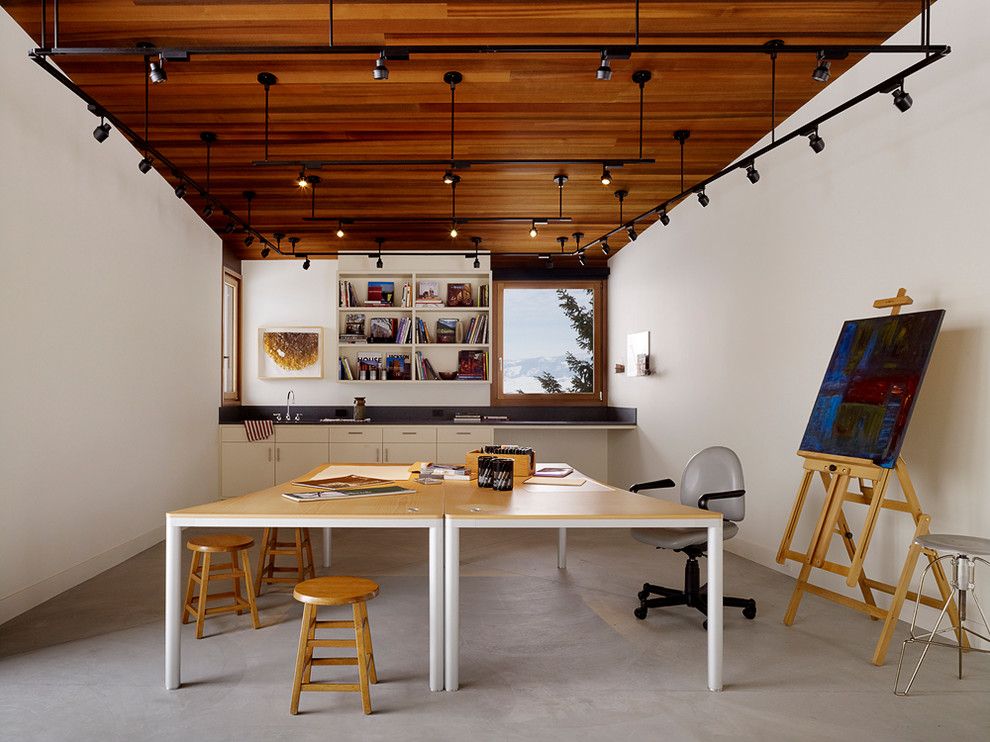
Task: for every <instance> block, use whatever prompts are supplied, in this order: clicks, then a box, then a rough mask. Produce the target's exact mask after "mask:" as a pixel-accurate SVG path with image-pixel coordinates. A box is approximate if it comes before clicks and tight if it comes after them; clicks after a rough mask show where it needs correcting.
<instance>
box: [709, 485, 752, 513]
mask: <svg viewBox="0 0 990 742" xmlns="http://www.w3.org/2000/svg"><path fill="white" fill-rule="evenodd" d="M745 494H746V490H727V491H726V492H709V493H707V494H704V495H702V496H701V497H699V498H698V507H699V508H701V509H702V510H708V503H709V502H711V501H712V500H731V499H732V498H733V497H742V496H743V495H745Z"/></svg>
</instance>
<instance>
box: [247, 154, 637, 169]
mask: <svg viewBox="0 0 990 742" xmlns="http://www.w3.org/2000/svg"><path fill="white" fill-rule="evenodd" d="M251 164H252V165H254V166H255V167H305V168H306V169H307V170H319V169H320V168H322V167H402V166H409V167H419V166H423V167H427V166H429V167H436V166H438V165H447V166H450V167H451V168H453V169H454V170H458V169H465V168H469V167H472V166H475V165H477V166H485V165H498V166H505V165H606V166H608V167H622V166H623V165H654V164H656V160H655V159H653V158H651V157H635V158H632V159H627V160H622V159H618V160H617V159H615V158H610V157H599V158H597V159H595V158H584V159H564V160H545V159H531V160H527V159H512V160H465V159H453V160H451V159H449V158H448V159H446V160H439V159H438V160H313V159H307V158H301V159H298V160H254V161H253V162H252V163H251Z"/></svg>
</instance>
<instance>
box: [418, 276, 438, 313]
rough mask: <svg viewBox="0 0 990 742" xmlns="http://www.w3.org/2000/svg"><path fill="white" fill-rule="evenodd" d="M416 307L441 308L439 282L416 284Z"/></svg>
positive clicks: (419, 282) (420, 282)
mask: <svg viewBox="0 0 990 742" xmlns="http://www.w3.org/2000/svg"><path fill="white" fill-rule="evenodd" d="M416 306H440V307H442V306H443V298H442V297H441V296H440V282H439V281H417V282H416Z"/></svg>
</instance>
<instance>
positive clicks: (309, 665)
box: [303, 605, 320, 683]
mask: <svg viewBox="0 0 990 742" xmlns="http://www.w3.org/2000/svg"><path fill="white" fill-rule="evenodd" d="M319 613H320V609H319V608H318V607H317V606H315V605H314V606H313V616H312V620H311V621H310V622H309V633H308V634H307V636H308V637H309V638H308V639H307V641H306V671H305V672H303V682H304V683H308V682H310V681H311V680H312V679H313V650H314V646H313V642H314V641H316V620H317V618H318V617H319Z"/></svg>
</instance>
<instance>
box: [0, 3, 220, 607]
mask: <svg viewBox="0 0 990 742" xmlns="http://www.w3.org/2000/svg"><path fill="white" fill-rule="evenodd" d="M32 46H34V44H33V43H32V42H31V40H30V39H29V38H28V36H27V35H25V34H24V33H23V32H22V31H21V29H20V28H19V27H18V26H17V25H16V24H15V23H14V22H13V21H12V20H11V18H10V17H9V16H8V15H7V14H6V13H5V12H2V11H0V90H3V104H2V105H0V141H2V142H3V143H4V144H3V166H2V167H0V191H2V194H3V196H2V199H0V252H2V260H0V265H2V268H0V338H2V356H0V357H2V364H0V490H2V493H0V622H2V621H4V620H6V619H8V618H10V617H12V616H14V615H16V614H18V613H20V612H22V611H24V610H26V609H28V608H30V607H31V606H33V605H36V604H38V603H40V602H42V601H44V600H47V599H48V598H50V597H52V596H53V595H55V594H57V593H59V592H61V591H62V590H65V589H67V588H69V587H71V586H73V585H75V584H77V583H79V582H81V581H82V580H85V579H88V578H89V577H91V576H93V575H95V574H97V573H99V572H100V571H102V570H104V569H107V568H108V567H110V566H113V565H114V564H116V563H118V562H120V561H122V560H123V559H126V558H128V557H129V556H131V555H132V554H134V553H136V552H137V551H140V550H141V549H144V548H147V547H148V546H150V545H152V544H153V543H155V542H156V541H158V540H159V539H160V538H161V536H162V532H163V525H164V513H165V511H166V510H170V509H174V508H178V507H183V506H186V505H190V504H193V503H196V502H203V501H207V500H209V499H213V498H215V497H216V496H217V491H218V468H219V467H218V460H217V459H218V453H217V442H216V436H217V433H216V430H217V428H216V421H217V407H218V404H219V383H220V382H219V369H220V363H219V360H220V355H219V353H220V338H219V330H220V282H221V269H220V240H219V238H218V237H217V236H216V235H214V234H213V233H212V232H211V231H210V230H209V229H208V228H207V227H206V226H205V225H204V224H203V222H202V221H201V220H200V219H199V218H198V217H197V216H196V214H195V212H193V211H192V210H191V209H190V208H189V207H188V206H186V205H185V204H184V203H183V202H181V201H179V200H178V199H176V198H175V196H174V194H173V193H172V189H171V187H170V186H169V185H168V184H167V183H166V182H165V181H164V180H163V179H162V178H161V177H160V176H159V175H157V174H156V173H149V174H148V175H142V174H141V173H140V172H139V171H138V169H137V163H138V160H139V159H140V155H139V154H138V153H137V152H136V151H135V150H134V149H133V148H132V147H131V146H130V145H129V144H127V143H126V142H125V141H124V140H123V138H122V137H121V136H120V134H118V133H116V132H113V133H111V135H110V138H109V139H108V140H107V141H106V142H104V143H103V144H98V143H97V142H96V141H95V140H94V139H93V137H92V134H91V132H92V130H93V128H94V127H95V126H96V124H97V123H99V121H98V120H97V119H95V118H94V117H93V116H92V115H91V114H90V113H89V112H87V110H86V107H85V105H84V104H83V103H82V102H80V101H79V100H78V99H77V98H76V97H75V96H73V95H72V94H70V93H69V92H68V91H66V90H65V89H64V88H62V86H61V85H59V84H58V83H57V82H55V80H53V79H52V78H50V77H49V76H48V75H47V74H46V73H45V72H43V71H42V70H41V69H40V68H39V67H37V66H36V65H35V64H34V63H32V62H30V61H28V59H27V50H28V49H29V48H31V47H32Z"/></svg>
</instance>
